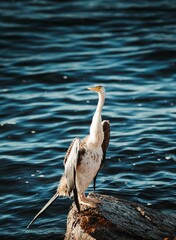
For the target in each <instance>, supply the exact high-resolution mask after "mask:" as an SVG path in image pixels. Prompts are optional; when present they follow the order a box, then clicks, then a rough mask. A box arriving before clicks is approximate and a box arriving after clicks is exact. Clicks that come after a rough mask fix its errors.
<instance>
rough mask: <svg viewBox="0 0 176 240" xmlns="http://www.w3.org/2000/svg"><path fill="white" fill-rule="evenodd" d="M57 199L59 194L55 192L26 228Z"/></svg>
mask: <svg viewBox="0 0 176 240" xmlns="http://www.w3.org/2000/svg"><path fill="white" fill-rule="evenodd" d="M58 197H59V194H58V192H56V193H55V194H54V196H53V197H52V198H51V199H50V200H49V201H48V202H47V203H46V204H45V206H44V207H43V208H42V209H41V210H40V211H39V212H38V213H37V215H35V217H34V218H33V219H32V221H31V222H30V223H29V225H28V226H27V228H29V227H30V226H31V224H32V223H33V222H34V221H35V220H36V219H37V218H38V217H39V216H40V214H41V213H43V212H44V211H45V210H46V209H47V208H48V207H49V206H50V205H51V204H52V203H53V202H54V201H55V200H56V199H57V198H58Z"/></svg>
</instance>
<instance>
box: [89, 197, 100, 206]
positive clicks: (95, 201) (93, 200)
mask: <svg viewBox="0 0 176 240" xmlns="http://www.w3.org/2000/svg"><path fill="white" fill-rule="evenodd" d="M87 198H88V199H89V200H91V201H92V202H93V203H95V204H98V203H100V200H99V199H98V198H93V197H90V196H88V197H87Z"/></svg>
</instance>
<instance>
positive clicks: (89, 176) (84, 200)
mask: <svg viewBox="0 0 176 240" xmlns="http://www.w3.org/2000/svg"><path fill="white" fill-rule="evenodd" d="M88 90H90V91H93V92H96V93H98V103H97V107H96V110H95V113H94V115H93V118H92V122H91V125H90V131H89V135H87V136H86V137H84V138H83V139H80V138H75V139H74V140H73V141H72V142H71V144H70V146H69V148H68V150H67V152H66V155H65V158H64V168H65V170H64V174H63V176H62V177H61V179H60V183H59V185H58V187H57V191H56V193H55V194H54V196H53V197H52V198H51V199H50V200H49V201H48V202H47V203H46V205H45V206H44V207H43V208H42V209H41V210H40V211H39V212H38V213H37V214H36V216H35V217H34V218H33V219H32V221H31V222H30V223H29V225H28V226H27V228H29V227H30V226H31V224H32V223H33V222H34V221H35V220H36V219H37V218H38V217H39V215H40V214H41V213H43V212H44V211H45V210H46V209H47V208H48V207H49V206H50V205H51V204H52V203H53V202H54V201H55V200H56V199H57V198H58V197H59V196H67V197H70V198H74V201H75V205H76V208H77V211H78V212H80V210H81V208H80V205H86V206H88V207H91V208H95V207H96V206H97V204H99V203H100V200H98V199H97V198H93V197H86V196H85V190H86V189H87V188H88V186H89V185H90V183H91V182H93V187H94V191H95V187H96V178H97V174H98V172H99V170H100V168H101V167H102V165H103V162H104V160H105V158H106V151H107V148H108V145H109V139H110V122H109V120H104V121H102V116H101V113H102V108H103V106H104V102H105V88H104V87H103V86H99V85H98V86H95V87H89V88H88Z"/></svg>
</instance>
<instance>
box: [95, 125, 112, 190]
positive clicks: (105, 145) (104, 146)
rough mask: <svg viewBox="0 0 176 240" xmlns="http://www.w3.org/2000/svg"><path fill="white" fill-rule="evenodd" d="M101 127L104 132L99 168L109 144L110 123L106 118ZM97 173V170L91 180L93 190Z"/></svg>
mask: <svg viewBox="0 0 176 240" xmlns="http://www.w3.org/2000/svg"><path fill="white" fill-rule="evenodd" d="M101 125H102V128H103V132H104V139H103V143H102V151H103V159H102V162H101V166H100V168H101V167H102V165H103V163H104V161H105V159H106V150H107V148H108V145H109V139H110V123H109V121H108V120H104V121H103V122H102V123H101ZM97 175H98V172H97V174H96V176H95V178H94V181H93V188H94V191H95V188H96V179H97Z"/></svg>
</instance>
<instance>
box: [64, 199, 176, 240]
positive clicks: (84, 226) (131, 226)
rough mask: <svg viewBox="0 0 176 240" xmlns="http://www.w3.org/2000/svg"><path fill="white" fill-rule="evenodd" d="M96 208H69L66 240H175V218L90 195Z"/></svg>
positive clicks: (120, 201)
mask: <svg viewBox="0 0 176 240" xmlns="http://www.w3.org/2000/svg"><path fill="white" fill-rule="evenodd" d="M90 197H96V198H98V199H99V200H100V201H101V203H100V204H98V205H97V208H94V209H93V208H87V207H84V208H83V206H81V212H80V213H78V212H77V210H76V207H75V204H73V205H72V207H71V209H70V212H69V214H68V218H67V231H66V234H65V240H93V239H96V240H113V239H114V240H139V239H140V240H144V239H145V240H176V216H170V215H167V214H163V213H161V212H160V211H156V210H154V209H152V208H149V207H145V206H143V205H141V204H137V203H134V202H128V201H125V200H122V199H118V198H115V197H110V196H106V195H100V194H90Z"/></svg>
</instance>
